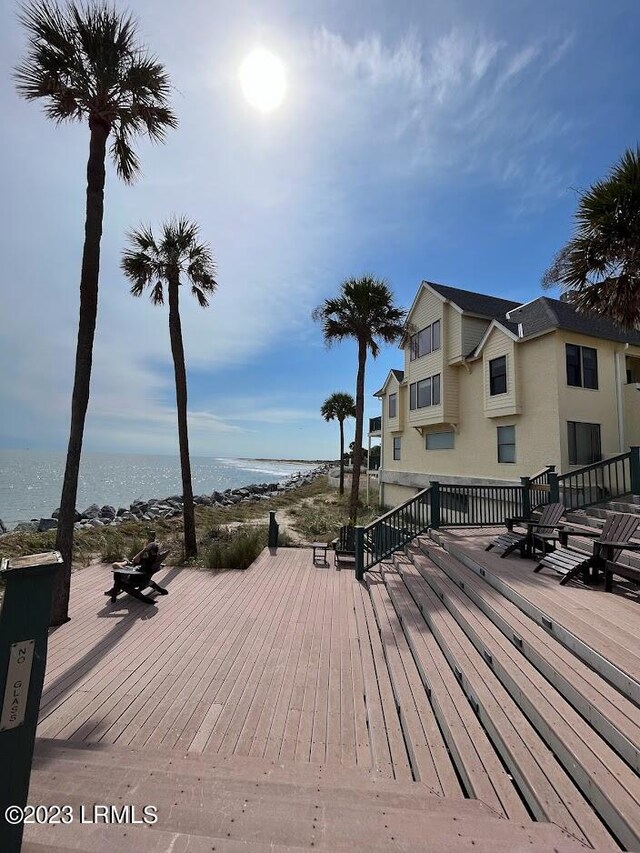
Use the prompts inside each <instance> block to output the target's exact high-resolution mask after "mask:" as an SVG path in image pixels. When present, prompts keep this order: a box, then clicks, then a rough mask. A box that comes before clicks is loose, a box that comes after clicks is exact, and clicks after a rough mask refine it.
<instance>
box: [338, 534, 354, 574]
mask: <svg viewBox="0 0 640 853" xmlns="http://www.w3.org/2000/svg"><path fill="white" fill-rule="evenodd" d="M333 550H334V552H335V562H336V568H337V569H339V568H340V566H341V564H345V565H349V566H354V567H355V564H356V531H355V528H354V527H353V525H351V524H345V525H343V526H342V527H341V528H340V535H339V536H338V537H337V538H336V539H334V540H333Z"/></svg>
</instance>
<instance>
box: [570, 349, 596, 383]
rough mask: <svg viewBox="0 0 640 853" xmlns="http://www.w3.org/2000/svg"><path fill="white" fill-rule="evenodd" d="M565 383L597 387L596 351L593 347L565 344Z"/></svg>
mask: <svg viewBox="0 0 640 853" xmlns="http://www.w3.org/2000/svg"><path fill="white" fill-rule="evenodd" d="M566 356H567V385H572V386H573V387H575V388H594V389H597V387H598V351H597V350H596V349H594V348H593V347H579V346H578V345H577V344H567V345H566Z"/></svg>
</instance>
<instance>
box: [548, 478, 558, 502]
mask: <svg viewBox="0 0 640 853" xmlns="http://www.w3.org/2000/svg"><path fill="white" fill-rule="evenodd" d="M549 503H552V504H557V503H560V483H559V482H558V475H557V474H556V472H555V471H549Z"/></svg>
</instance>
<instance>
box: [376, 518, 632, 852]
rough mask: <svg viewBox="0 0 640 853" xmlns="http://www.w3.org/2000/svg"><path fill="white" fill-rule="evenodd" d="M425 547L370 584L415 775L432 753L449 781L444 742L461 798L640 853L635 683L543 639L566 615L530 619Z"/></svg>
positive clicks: (457, 558) (597, 656) (469, 568)
mask: <svg viewBox="0 0 640 853" xmlns="http://www.w3.org/2000/svg"><path fill="white" fill-rule="evenodd" d="M432 536H433V537H434V538H430V537H428V536H423V537H420V538H419V539H417V540H416V541H415V542H414V543H413V544H412V545H410V546H408V547H407V549H406V553H397V554H396V555H394V557H393V559H391V560H390V561H388V562H386V563H383V564H381V566H380V567H379V571H375V572H370V573H369V574H368V575H367V584H368V587H369V590H370V594H371V599H372V603H373V607H374V611H375V614H376V619H377V622H378V626H379V629H380V632H381V636H382V639H383V645H384V647H385V653H386V655H387V659H388V662H389V670H390V673H391V678H392V683H393V688H394V692H395V694H396V700H397V702H398V705H399V707H400V708H401V709H403V708H404V709H405V713H404V714H403V715H402V717H401V719H402V726H403V731H404V736H405V739H406V740H407V742H408V743H413V744H415V745H416V748H415V749H414V755H415V762H416V764H417V765H420V766H422V765H423V764H424V765H426V763H427V762H426V759H425V758H424V756H422V755H421V754H420V751H419V749H418V746H419V747H420V748H423V747H424V745H425V744H427V751H428V752H429V753H430V755H431V756H432V760H433V762H434V763H435V765H436V772H437V773H441V772H443V771H441V770H440V764H439V759H440V760H441V757H442V741H444V744H445V748H446V753H447V754H448V757H449V760H450V762H451V763H452V764H453V765H454V768H455V770H456V773H457V775H458V778H459V781H460V784H461V785H462V787H463V789H464V791H465V793H466V794H467V796H474V797H478V798H480V799H482V800H483V801H484V802H485V803H487V804H489V805H491V807H492V808H494V809H495V810H496V811H501V812H502V813H503V814H505V815H506V816H508V817H510V818H512V819H515V818H516V815H517V816H518V819H521V816H520V814H519V809H521V808H522V806H523V805H524V807H525V808H526V810H527V811H528V812H529V814H530V815H531V816H532V817H533V818H534V820H536V821H548V822H552V823H555V824H556V825H558V826H560V827H562V828H563V830H564V831H566V832H568V833H570V834H571V835H573V836H574V837H576V838H578V839H580V840H581V841H582V842H583V843H585V844H587V845H590V846H593V847H595V848H596V849H600V848H601V847H606V846H608V845H612V844H614V845H615V844H618V845H620V846H621V847H622V848H623V849H627V850H636V849H640V775H639V773H640V708H639V703H640V680H639V676H640V672H639V671H638V670H637V669H636V670H635V673H632V674H631V676H630V675H629V674H628V673H620V672H618V671H616V667H615V666H614V665H613V664H611V663H610V662H608V661H607V660H606V659H604V658H603V657H602V654H601V647H598V649H597V650H596V649H592V648H589V647H585V648H582V647H580V646H579V645H578V646H577V647H576V646H575V645H574V644H572V643H570V642H567V643H565V642H564V641H563V640H564V639H565V637H563V636H555V635H554V634H553V632H552V631H550V630H549V627H548V626H550V625H552V624H553V623H552V620H553V622H557V621H558V619H559V612H558V611H559V609H561V608H562V604H561V603H558V606H557V607H556V608H555V610H554V608H553V606H552V604H551V603H550V605H549V608H548V611H549V612H548V613H545V612H542V611H539V610H536V609H535V608H528V607H526V606H525V604H526V603H525V602H524V600H523V599H520V598H519V596H518V595H517V594H515V595H513V596H511V597H509V591H508V590H509V588H508V586H506V585H504V584H502V583H501V582H500V580H499V578H497V577H496V578H492V577H491V572H490V571H489V570H488V569H487V568H486V566H485V567H484V568H483V567H482V565H481V564H480V563H477V564H474V561H473V559H469V557H468V555H466V556H465V555H464V554H463V553H462V552H458V553H457V554H456V553H455V548H454V547H453V546H452V545H451V544H450V543H449V542H448V539H447V536H446V533H440V532H438V531H433V532H432ZM434 540H438V541H434ZM443 546H444V547H443ZM465 563H466V564H465ZM539 577H540V576H536V578H539ZM549 580H550V579H549ZM543 582H544V581H543ZM549 600H550V602H551V601H552V599H551V598H550V599H549ZM527 611H528V612H527ZM576 612H578V608H577V609H576ZM634 635H635V637H636V639H637V635H638V631H637V623H636V625H635V626H629V636H630V637H632V636H634ZM634 660H635V659H634ZM638 660H640V658H638ZM629 669H633V667H632V666H631V667H629ZM425 698H426V700H427V701H426V702H425ZM425 704H428V709H427V712H425V710H424V709H423V706H424V705H425ZM414 705H415V707H416V709H417V711H418V713H417V715H416V714H414V713H413V708H414ZM409 709H411V712H410V711H409ZM416 716H417V717H418V718H419V719H420V721H421V725H420V726H419V725H418V723H417V722H416V719H415V718H416ZM425 721H428V722H425ZM440 763H441V761H440Z"/></svg>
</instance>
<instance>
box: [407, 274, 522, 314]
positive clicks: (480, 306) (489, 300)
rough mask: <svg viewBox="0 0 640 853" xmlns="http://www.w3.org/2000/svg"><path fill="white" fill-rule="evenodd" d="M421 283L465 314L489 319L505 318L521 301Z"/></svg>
mask: <svg viewBox="0 0 640 853" xmlns="http://www.w3.org/2000/svg"><path fill="white" fill-rule="evenodd" d="M423 284H425V285H427V286H428V287H430V288H431V289H432V290H435V292H436V293H438V294H440V296H442V297H443V298H444V299H448V300H450V301H451V302H453V303H454V304H455V305H457V306H458V308H460V310H461V311H464V312H465V313H466V314H476V315H477V316H479V317H487V318H488V319H491V320H505V315H506V313H507V311H511V310H513V309H514V308H518V307H519V306H520V305H521V303H520V302H514V301H513V300H512V299H502V298H501V297H499V296H487V295H486V294H484V293H474V292H473V291H472V290H461V289H460V288H458V287H449V286H448V285H446V284H435V283H434V282H432V281H424V282H423Z"/></svg>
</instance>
